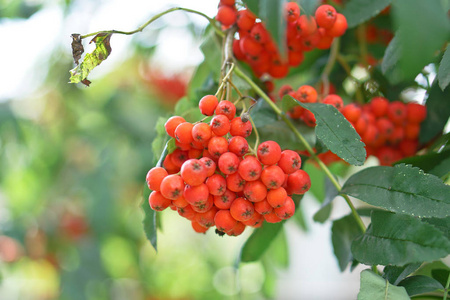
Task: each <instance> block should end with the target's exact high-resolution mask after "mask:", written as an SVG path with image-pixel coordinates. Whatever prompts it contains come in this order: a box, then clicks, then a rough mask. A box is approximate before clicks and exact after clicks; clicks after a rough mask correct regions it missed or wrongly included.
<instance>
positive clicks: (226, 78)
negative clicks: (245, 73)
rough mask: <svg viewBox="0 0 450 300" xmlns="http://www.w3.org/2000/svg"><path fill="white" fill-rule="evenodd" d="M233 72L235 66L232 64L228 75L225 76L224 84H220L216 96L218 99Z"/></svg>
mask: <svg viewBox="0 0 450 300" xmlns="http://www.w3.org/2000/svg"><path fill="white" fill-rule="evenodd" d="M233 70H234V64H231V66H230V69H229V70H228V73H227V74H225V76H224V77H223V79H222V82H221V83H220V85H219V87H218V88H217V92H216V94H215V96H216V97H217V96H218V95H219V93H220V91H221V90H222V89H223V86H224V84H225V83H227V82H228V78H229V77H230V76H231V73H232V72H233Z"/></svg>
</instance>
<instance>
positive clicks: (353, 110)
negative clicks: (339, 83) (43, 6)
mask: <svg viewBox="0 0 450 300" xmlns="http://www.w3.org/2000/svg"><path fill="white" fill-rule="evenodd" d="M342 114H343V115H344V117H345V118H346V119H347V120H349V121H350V122H352V123H355V122H356V121H358V119H359V117H360V116H361V108H360V107H359V106H358V105H356V104H354V103H350V104H348V105H346V106H344V108H343V109H342Z"/></svg>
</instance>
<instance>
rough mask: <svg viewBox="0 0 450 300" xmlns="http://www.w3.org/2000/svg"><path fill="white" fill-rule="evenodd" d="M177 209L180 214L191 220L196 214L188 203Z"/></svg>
mask: <svg viewBox="0 0 450 300" xmlns="http://www.w3.org/2000/svg"><path fill="white" fill-rule="evenodd" d="M177 211H178V214H179V215H180V216H182V217H184V218H186V219H188V220H191V221H192V220H193V219H194V218H195V216H196V214H197V213H196V212H195V210H194V209H193V208H192V206H191V205H188V206H186V207H179V208H178V209H177Z"/></svg>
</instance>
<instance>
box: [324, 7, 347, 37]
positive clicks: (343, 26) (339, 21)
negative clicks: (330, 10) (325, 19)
mask: <svg viewBox="0 0 450 300" xmlns="http://www.w3.org/2000/svg"><path fill="white" fill-rule="evenodd" d="M347 27H348V25H347V19H346V18H345V16H344V15H343V14H340V13H337V14H336V21H335V22H334V24H333V26H332V27H331V28H329V29H327V34H328V35H329V36H332V37H338V36H341V35H343V34H344V33H345V31H346V30H347Z"/></svg>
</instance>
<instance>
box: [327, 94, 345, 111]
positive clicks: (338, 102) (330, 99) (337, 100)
mask: <svg viewBox="0 0 450 300" xmlns="http://www.w3.org/2000/svg"><path fill="white" fill-rule="evenodd" d="M322 103H325V104H330V105H333V106H334V107H336V108H337V109H338V110H341V109H342V108H343V107H344V101H342V98H341V97H340V96H338V95H335V94H330V95H328V96H326V97H325V98H323V101H322Z"/></svg>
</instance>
